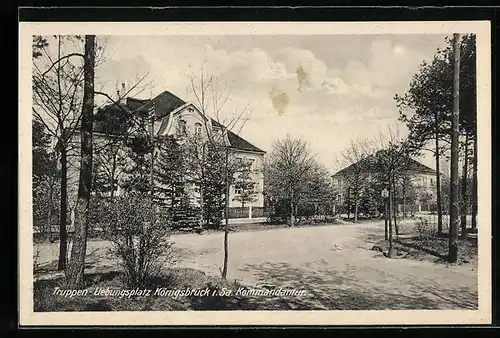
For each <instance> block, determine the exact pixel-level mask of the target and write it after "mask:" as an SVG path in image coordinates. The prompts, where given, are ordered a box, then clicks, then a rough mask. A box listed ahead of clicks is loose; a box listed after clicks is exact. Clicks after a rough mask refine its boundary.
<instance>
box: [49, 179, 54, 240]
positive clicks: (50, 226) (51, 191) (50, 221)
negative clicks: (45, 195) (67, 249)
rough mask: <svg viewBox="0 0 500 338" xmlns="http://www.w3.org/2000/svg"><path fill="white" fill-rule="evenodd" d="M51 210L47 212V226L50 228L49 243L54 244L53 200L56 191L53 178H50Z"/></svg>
mask: <svg viewBox="0 0 500 338" xmlns="http://www.w3.org/2000/svg"><path fill="white" fill-rule="evenodd" d="M48 183H49V208H48V209H49V210H47V226H48V237H49V242H50V243H52V242H53V239H52V200H53V190H54V182H53V179H52V177H49V180H48Z"/></svg>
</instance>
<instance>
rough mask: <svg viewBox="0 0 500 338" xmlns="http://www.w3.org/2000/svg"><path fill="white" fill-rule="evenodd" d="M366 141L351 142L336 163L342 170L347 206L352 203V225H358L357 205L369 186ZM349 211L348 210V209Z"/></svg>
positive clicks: (369, 156) (369, 170)
mask: <svg viewBox="0 0 500 338" xmlns="http://www.w3.org/2000/svg"><path fill="white" fill-rule="evenodd" d="M370 148H371V147H370V145H369V142H368V141H367V140H356V141H355V140H351V143H350V144H349V147H347V148H346V149H344V150H343V151H342V152H341V154H340V157H341V159H340V160H339V161H338V162H339V163H340V166H343V167H344V169H343V170H342V171H341V173H340V175H341V177H340V179H342V180H343V181H344V183H345V185H346V187H347V189H349V197H348V198H349V201H348V203H349V205H350V203H351V202H352V203H354V223H358V214H359V204H360V200H361V198H362V195H363V193H364V191H365V190H366V188H367V187H368V186H369V184H370V176H371V173H372V164H373V163H372V162H371V161H370V160H371V159H373V158H372V157H371V155H372V153H371V149H370ZM349 209H350V208H349Z"/></svg>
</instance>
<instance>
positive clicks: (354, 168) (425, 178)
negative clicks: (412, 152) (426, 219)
mask: <svg viewBox="0 0 500 338" xmlns="http://www.w3.org/2000/svg"><path fill="white" fill-rule="evenodd" d="M364 160H365V161H367V160H369V158H366V159H364ZM359 168H372V166H369V165H365V166H363V165H362V164H360V163H359V162H356V163H353V164H351V165H349V166H348V167H346V168H344V169H342V170H340V171H338V172H337V173H335V174H334V175H332V176H331V179H332V186H333V188H334V189H335V191H336V194H337V198H336V200H337V205H338V206H340V205H343V204H344V203H345V201H346V199H347V198H348V194H349V191H350V188H352V187H349V183H348V182H349V181H352V180H349V175H354V173H356V172H357V173H360V172H361V170H360V169H359ZM363 170H365V169H363ZM406 172H407V173H408V183H410V185H411V187H412V189H413V191H414V200H413V201H412V202H411V203H409V204H407V205H405V206H404V208H405V210H406V211H410V212H423V211H432V210H433V209H434V208H435V204H436V196H435V193H434V192H435V189H436V176H437V173H436V171H435V170H434V169H432V168H429V167H427V166H426V165H423V164H422V163H420V162H418V161H416V160H414V159H411V158H409V159H408V167H407V169H406ZM374 174H376V168H373V169H368V170H366V172H363V173H362V178H363V179H364V180H366V181H370V180H371V179H372V177H373V176H374ZM400 197H401V196H400ZM402 209H403V205H402V204H398V210H399V211H400V212H401V211H402Z"/></svg>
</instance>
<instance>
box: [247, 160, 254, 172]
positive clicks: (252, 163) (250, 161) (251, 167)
mask: <svg viewBox="0 0 500 338" xmlns="http://www.w3.org/2000/svg"><path fill="white" fill-rule="evenodd" d="M248 164H249V168H250V170H254V169H255V168H254V166H255V160H254V159H253V158H249V159H248Z"/></svg>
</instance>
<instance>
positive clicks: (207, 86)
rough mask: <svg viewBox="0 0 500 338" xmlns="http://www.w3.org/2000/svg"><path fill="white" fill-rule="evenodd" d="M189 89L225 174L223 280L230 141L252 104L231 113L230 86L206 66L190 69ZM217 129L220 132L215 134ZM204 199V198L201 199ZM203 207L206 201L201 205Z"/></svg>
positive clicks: (231, 158) (232, 164)
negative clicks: (202, 117) (228, 105)
mask: <svg viewBox="0 0 500 338" xmlns="http://www.w3.org/2000/svg"><path fill="white" fill-rule="evenodd" d="M189 78H190V86H189V90H190V92H191V93H192V95H193V96H194V99H195V104H196V105H197V106H198V108H199V109H200V110H201V113H202V114H203V115H204V116H205V117H206V118H207V120H206V121H205V122H204V123H203V125H204V127H205V131H206V135H207V142H208V144H209V145H210V148H211V151H213V152H214V153H212V154H215V155H216V157H217V158H218V160H219V162H220V163H221V166H222V167H223V171H224V174H223V175H224V182H225V189H224V201H225V202H224V203H225V212H224V218H225V226H224V259H223V267H222V270H221V275H222V278H223V279H225V278H226V277H227V269H228V257H229V252H228V241H229V195H230V187H231V184H232V182H233V180H234V171H235V170H234V168H235V156H234V153H233V151H232V145H231V143H230V141H229V137H230V135H231V134H235V135H238V134H239V133H240V132H241V130H242V129H243V127H244V125H245V122H246V121H247V120H248V114H249V109H248V107H249V104H250V103H248V104H247V105H245V106H244V107H242V108H241V109H237V110H235V111H232V112H228V108H227V104H228V102H230V101H231V91H230V90H229V89H227V86H225V85H221V83H220V81H219V79H218V78H217V77H216V76H214V75H213V74H207V73H205V71H204V64H203V63H202V64H201V69H200V72H199V73H198V75H196V74H195V73H194V72H193V71H191V67H190V74H189ZM214 129H217V130H218V132H215V131H214ZM201 198H202V197H201ZM201 204H203V201H202V202H201Z"/></svg>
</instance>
